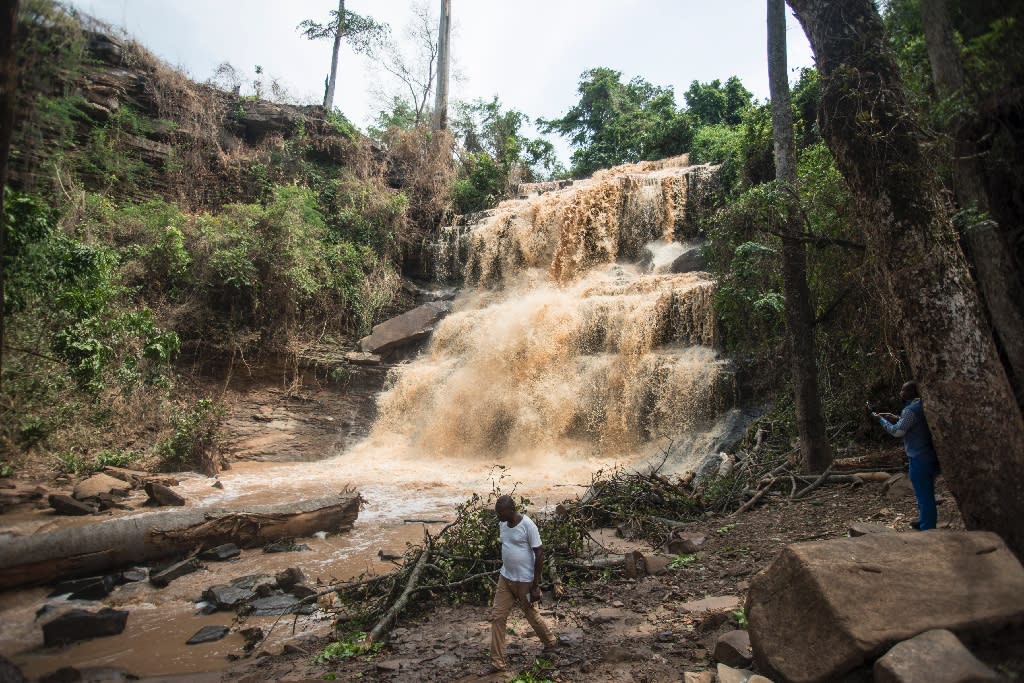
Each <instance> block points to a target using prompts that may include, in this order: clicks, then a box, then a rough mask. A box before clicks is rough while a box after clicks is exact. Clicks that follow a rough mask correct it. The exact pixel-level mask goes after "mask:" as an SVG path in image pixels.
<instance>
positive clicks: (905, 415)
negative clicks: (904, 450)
mask: <svg viewBox="0 0 1024 683" xmlns="http://www.w3.org/2000/svg"><path fill="white" fill-rule="evenodd" d="M916 421H917V417H916V416H915V415H914V411H913V410H911V409H910V408H904V409H903V412H902V413H901V414H900V419H899V420H898V421H897V422H896V424H890V423H889V422H888V421H887V420H886V419H884V418H881V419H879V423H880V424H881V425H882V428H883V429H885V431H887V432H889V433H890V434H892V435H893V436H895V437H896V438H897V439H902V438H903V437H904V436H906V434H907V432H908V431H910V428H911V427H913V426H914V422H916Z"/></svg>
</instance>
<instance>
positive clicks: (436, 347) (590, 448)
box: [0, 157, 737, 675]
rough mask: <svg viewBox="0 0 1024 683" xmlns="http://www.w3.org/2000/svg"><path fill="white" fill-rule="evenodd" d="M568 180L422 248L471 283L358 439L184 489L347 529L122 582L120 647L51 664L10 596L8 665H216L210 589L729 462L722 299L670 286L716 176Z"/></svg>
mask: <svg viewBox="0 0 1024 683" xmlns="http://www.w3.org/2000/svg"><path fill="white" fill-rule="evenodd" d="M559 185H561V184H547V185H536V186H525V187H524V188H523V192H524V194H525V195H526V196H524V197H521V198H519V199H515V200H510V201H506V202H504V203H502V204H501V205H500V206H499V207H498V208H497V209H495V210H492V211H489V212H486V213H485V214H484V215H483V216H481V217H478V219H477V220H476V221H475V222H471V223H468V224H463V225H457V226H452V227H449V228H445V229H443V231H442V234H441V239H440V240H439V241H437V242H436V243H434V244H431V245H427V248H426V249H427V252H428V259H427V260H428V261H429V262H430V263H432V264H433V267H434V271H435V277H436V279H437V280H438V281H442V282H444V281H447V282H459V283H462V289H461V293H460V294H459V296H458V297H457V298H456V300H455V302H454V305H453V312H452V313H451V314H450V315H449V316H448V317H447V318H445V319H444V320H442V321H441V322H440V323H439V324H438V325H437V326H436V328H435V332H434V334H433V337H432V339H431V341H430V344H429V347H428V348H427V349H426V350H425V351H424V352H423V353H421V354H420V355H419V356H418V357H417V358H415V359H413V360H411V361H409V362H405V363H401V364H399V365H397V366H395V367H394V368H393V369H392V371H391V373H390V376H389V378H388V382H387V384H386V386H385V389H384V391H383V392H382V393H381V394H380V396H379V397H378V400H377V418H376V420H375V423H374V425H373V427H372V429H371V431H370V435H369V436H368V437H367V438H366V439H365V440H364V441H362V442H361V443H359V444H358V445H356V446H354V447H351V448H348V449H346V450H345V451H344V452H340V453H336V454H333V455H332V456H331V457H329V458H327V459H323V460H320V461H317V462H293V463H260V462H241V463H237V464H236V465H235V466H234V467H233V468H232V469H230V470H228V471H226V472H224V473H222V475H221V477H220V479H221V481H222V483H223V485H224V488H223V489H215V488H211V487H210V485H209V481H208V480H206V479H204V478H202V477H188V478H186V479H185V480H184V481H183V482H182V487H181V490H182V493H183V494H184V495H185V496H186V497H187V499H188V500H189V501H190V503H189V504H190V505H204V506H206V505H218V506H220V505H224V506H230V505H232V504H238V505H242V504H260V503H276V502H282V501H286V500H289V499H296V498H314V497H318V496H322V495H325V494H330V493H336V492H337V491H339V490H341V489H343V488H344V487H346V486H355V487H356V488H358V489H359V491H360V492H361V493H362V495H363V496H364V498H366V500H367V505H366V506H365V507H364V509H363V510H362V511H361V513H360V516H359V520H358V521H357V523H356V528H355V530H354V531H353V532H351V533H348V534H342V535H339V536H334V537H327V538H324V539H321V538H314V539H309V540H308V541H305V542H307V544H308V545H310V546H311V548H312V551H311V552H308V553H285V554H282V555H275V556H272V555H264V554H262V553H259V552H256V551H249V552H246V553H244V554H243V557H242V559H241V560H240V561H238V562H234V563H227V564H220V565H214V564H212V563H211V564H210V565H209V567H208V570H207V571H203V572H199V573H197V574H193V575H190V576H189V577H185V578H183V579H179V580H178V581H175V582H174V583H173V584H172V585H171V586H170V587H168V588H166V589H163V590H162V591H157V590H154V589H151V588H149V587H148V586H146V585H141V584H140V585H134V586H133V585H131V584H129V585H127V586H123V587H121V588H119V589H118V590H117V591H115V593H113V594H112V595H111V597H110V598H109V599H108V603H109V604H111V605H114V606H118V605H128V606H130V607H132V615H131V617H130V618H129V627H128V629H127V630H126V632H125V634H123V635H122V636H117V637H113V638H102V639H95V640H92V641H88V642H85V643H80V644H77V645H73V646H69V647H66V648H60V649H58V650H38V649H37V648H38V647H39V646H40V645H41V635H40V629H39V625H38V622H36V617H35V614H34V613H35V610H36V609H37V608H38V607H39V606H40V605H41V604H42V603H43V602H45V601H46V599H45V592H44V591H42V590H41V589H39V590H29V591H20V592H18V593H11V594H8V595H3V596H0V614H2V619H0V643H4V645H3V647H2V649H0V654H4V655H6V656H9V657H11V658H12V659H13V660H14V661H15V662H17V663H18V664H19V665H22V666H24V667H25V669H26V673H29V674H31V675H38V674H40V673H44V672H47V671H52V670H53V669H56V668H58V667H59V666H61V665H67V664H74V665H76V666H99V665H103V666H113V665H116V666H120V667H123V668H126V669H129V670H131V671H133V672H135V673H137V674H145V675H155V674H171V673H182V672H196V671H209V670H213V669H217V668H222V667H223V666H225V665H226V664H227V660H226V659H225V657H226V656H227V655H228V654H230V653H238V652H239V647H240V644H241V638H240V636H238V635H237V634H235V633H233V634H232V635H231V636H229V637H228V638H226V639H225V640H223V641H219V642H217V643H211V644H207V645H197V646H191V647H187V648H186V647H185V646H184V645H183V644H182V643H184V640H186V639H187V638H188V637H189V636H190V635H191V634H192V633H194V632H195V631H197V630H198V629H199V628H200V627H201V626H203V625H207V624H212V623H221V624H230V621H231V620H230V616H231V615H225V614H224V613H219V614H214V615H211V616H207V617H197V616H195V607H194V605H193V604H192V602H193V601H194V600H196V599H197V598H198V596H199V595H200V594H201V592H202V590H203V589H204V588H205V587H207V586H209V585H212V584H215V583H224V582H226V581H227V580H228V579H230V578H233V577H237V576H242V575H245V574H247V573H248V574H251V573H268V572H269V573H272V572H273V571H274V570H278V569H281V568H284V567H287V566H292V565H295V566H300V567H302V568H303V570H304V571H305V573H306V575H307V577H308V578H309V579H310V581H312V580H314V579H321V580H324V581H329V580H331V579H333V578H338V579H344V578H350V577H352V576H355V575H358V574H360V573H362V572H370V573H373V572H384V571H387V570H388V569H389V568H390V565H387V564H386V563H382V562H381V561H380V560H379V559H378V557H377V552H378V551H379V550H385V551H389V552H396V551H398V552H400V551H401V550H403V548H404V544H405V543H406V542H407V541H416V540H418V539H419V538H420V537H421V534H422V531H421V528H420V526H419V525H417V524H406V523H405V520H408V519H413V518H416V519H423V518H430V519H451V518H452V516H453V511H454V508H455V506H456V505H458V504H459V503H461V502H463V501H464V500H465V499H466V498H467V497H468V496H469V495H471V494H472V493H474V492H478V493H486V492H488V491H490V490H491V488H492V486H499V487H501V488H502V489H503V490H505V491H508V490H510V489H512V488H513V487H515V488H516V490H517V491H518V492H520V493H522V494H523V495H526V496H528V497H529V498H531V500H532V501H533V503H534V505H535V506H537V507H544V506H550V505H554V504H555V503H557V502H559V501H561V500H563V499H565V498H570V497H572V496H574V495H576V494H577V493H579V492H580V491H581V490H583V488H584V487H585V486H586V485H587V484H588V483H589V481H590V479H591V476H592V475H593V473H594V472H595V471H597V470H601V469H608V468H612V467H616V466H628V467H638V466H641V465H642V464H644V463H647V462H649V461H651V460H652V459H655V458H656V459H657V460H658V461H660V460H662V459H664V458H666V455H667V462H666V468H668V470H670V471H678V470H683V469H685V468H687V467H692V466H693V465H694V464H695V462H696V461H697V460H699V459H700V458H701V457H703V456H704V455H706V454H707V453H708V452H709V451H710V452H716V450H715V449H716V448H717V445H716V444H718V443H720V440H721V439H722V438H723V435H724V434H725V433H727V432H729V431H730V430H733V429H734V428H735V425H736V413H737V411H735V410H734V409H732V408H733V406H732V403H733V396H734V394H735V390H734V380H733V376H732V374H731V372H730V368H729V364H728V363H727V362H726V361H725V360H723V359H722V358H720V357H719V355H718V352H717V351H716V327H715V319H714V313H713V310H712V299H713V294H714V284H713V283H712V282H711V281H710V280H709V279H708V277H707V275H706V273H703V272H700V271H699V270H697V271H692V272H682V273H673V272H672V270H673V267H672V266H673V263H676V264H677V265H676V270H679V267H678V263H679V261H678V260H677V259H678V258H680V257H681V256H683V255H685V254H687V253H690V254H692V253H695V251H694V250H695V248H696V246H697V245H696V244H695V243H693V242H691V240H694V239H695V238H696V237H697V234H696V229H695V220H694V218H695V216H697V215H700V214H701V212H706V211H708V210H709V207H712V206H713V204H714V197H715V187H716V183H715V169H713V168H711V167H707V166H688V165H687V160H686V158H685V157H680V158H675V159H669V160H665V161H662V162H654V163H643V164H637V165H633V166H623V167H618V168H615V169H611V170H608V171H603V172H600V173H598V174H597V175H596V176H594V177H593V178H591V179H588V180H584V181H578V182H576V183H574V184H571V185H569V186H565V187H561V186H559ZM50 602H53V600H51V601H50ZM81 606H83V607H95V604H94V603H87V604H83V605H81ZM273 621H274V619H273V618H264V619H262V620H250V624H251V625H264V626H265V625H266V624H269V623H271V622H273ZM279 628H280V627H279ZM328 629H329V620H328V619H326V618H325V615H323V614H321V615H313V616H309V617H302V618H300V619H299V631H300V632H301V631H304V630H305V631H311V632H326V631H327V630H328ZM290 630H291V629H290V625H289V627H288V628H284V629H281V631H286V632H287V633H285V634H283V635H282V636H281V637H280V638H279V640H278V641H276V642H281V641H284V640H287V639H288V637H291V633H290ZM285 636H287V637H285ZM274 643H275V641H274V640H273V639H272V640H271V641H270V645H273V644H274Z"/></svg>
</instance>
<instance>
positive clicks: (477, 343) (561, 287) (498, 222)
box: [374, 156, 734, 458]
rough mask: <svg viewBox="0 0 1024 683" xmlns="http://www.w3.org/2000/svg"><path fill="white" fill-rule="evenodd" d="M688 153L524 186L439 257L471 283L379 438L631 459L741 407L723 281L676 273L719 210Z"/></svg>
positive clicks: (462, 450) (412, 372)
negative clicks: (717, 286) (707, 217)
mask: <svg viewBox="0 0 1024 683" xmlns="http://www.w3.org/2000/svg"><path fill="white" fill-rule="evenodd" d="M715 170H716V169H715V168H713V167H710V166H690V165H688V163H687V159H686V157H685V156H683V157H677V158H673V159H667V160H664V161H661V162H646V163H642V164H634V165H628V166H620V167H616V168H613V169H610V170H607V171H602V172H599V173H598V174H596V175H595V176H594V177H593V178H590V179H588V180H584V181H577V182H575V183H572V184H567V183H564V182H563V183H558V184H547V185H546V186H545V185H541V186H523V187H522V188H521V189H520V195H522V196H521V197H520V198H519V199H514V200H509V201H505V202H503V203H502V204H500V205H499V206H498V207H497V208H496V209H494V210H491V211H488V212H485V213H484V214H481V215H478V216H477V217H475V219H474V220H468V221H463V222H462V224H459V225H455V226H451V227H448V228H445V229H443V230H442V231H441V234H440V237H439V239H438V240H437V241H436V242H434V243H433V244H430V245H428V246H427V253H428V257H427V258H428V259H429V260H430V262H431V263H432V264H433V266H434V268H435V270H434V273H435V277H436V278H437V279H438V280H440V281H449V282H450V281H461V282H462V283H463V289H462V292H461V294H460V295H459V297H458V298H457V299H456V301H455V305H454V310H453V313H452V314H451V315H449V316H448V317H447V318H446V319H444V320H443V321H442V322H441V323H440V324H439V325H438V326H437V327H436V329H435V332H434V336H433V339H432V340H431V343H430V346H429V348H428V350H427V351H426V352H425V353H424V354H422V355H421V356H420V357H418V358H417V359H415V360H413V361H411V362H407V363H404V364H401V365H399V366H397V367H396V368H394V369H393V370H392V373H391V376H390V377H389V381H388V385H387V387H386V390H385V391H384V393H383V394H382V395H381V396H380V399H379V402H378V419H377V422H376V424H375V426H374V434H377V435H381V434H392V435H400V436H401V437H403V438H404V439H406V440H407V442H408V444H409V445H410V446H411V447H412V448H413V449H414V450H415V452H417V453H420V454H422V455H423V456H426V457H430V456H432V455H434V456H449V455H451V456H461V457H471V458H472V457H477V458H479V457H497V458H500V457H502V456H503V455H506V454H524V453H538V452H548V453H560V454H572V453H577V454H584V455H591V454H593V455H601V456H609V455H611V456H629V455H631V454H638V453H642V452H644V450H645V449H648V448H649V447H651V446H652V444H657V443H664V438H678V437H680V436H682V435H687V434H691V433H692V432H694V431H695V430H700V429H707V428H709V427H710V426H711V425H712V424H713V423H714V422H715V421H716V419H717V418H718V417H719V416H720V415H721V414H722V412H723V411H724V410H725V409H727V408H729V407H730V405H731V397H732V395H733V393H734V391H733V378H732V374H731V372H730V369H729V365H728V363H727V362H726V361H725V360H723V359H721V358H719V356H718V353H717V351H716V342H717V330H716V325H715V318H714V312H713V307H712V300H713V296H714V283H713V282H712V281H711V280H710V279H709V278H708V276H707V274H706V273H703V272H687V273H672V272H671V271H670V265H671V262H672V259H673V258H674V257H675V256H677V255H678V254H679V253H680V252H681V251H682V250H683V245H682V243H683V242H684V241H685V240H688V239H693V238H695V237H696V236H697V234H696V227H695V222H696V221H695V217H696V216H698V215H701V214H702V212H706V211H707V210H708V207H709V206H711V204H713V202H714V197H713V194H714V190H715Z"/></svg>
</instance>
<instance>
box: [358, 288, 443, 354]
mask: <svg viewBox="0 0 1024 683" xmlns="http://www.w3.org/2000/svg"><path fill="white" fill-rule="evenodd" d="M451 308H452V305H451V303H450V302H448V301H431V302H429V303H425V304H423V305H422V306H417V307H416V308H414V309H412V310H411V311H408V312H406V313H403V314H402V315H399V316H396V317H394V318H391V319H390V320H385V321H384V322H382V323H381V324H379V325H374V326H373V331H372V332H371V333H370V335H369V336H367V337H363V338H362V339H360V340H359V348H360V349H361V350H363V351H365V352H369V353H373V354H378V355H384V354H387V353H389V352H391V351H393V350H395V349H397V348H399V347H402V346H405V345H407V344H411V343H413V342H417V341H420V340H421V339H426V338H427V337H428V336H430V333H431V332H433V331H434V325H435V324H436V323H437V321H439V320H440V319H441V318H443V317H445V316H446V315H448V313H449V312H450V311H451Z"/></svg>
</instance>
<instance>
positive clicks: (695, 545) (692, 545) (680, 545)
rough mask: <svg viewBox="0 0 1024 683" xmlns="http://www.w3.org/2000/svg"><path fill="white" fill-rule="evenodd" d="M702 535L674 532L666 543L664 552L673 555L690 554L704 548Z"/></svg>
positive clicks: (689, 532)
mask: <svg viewBox="0 0 1024 683" xmlns="http://www.w3.org/2000/svg"><path fill="white" fill-rule="evenodd" d="M704 541H705V537H704V534H699V533H696V532H694V531H676V532H675V533H673V534H672V539H671V540H670V541H669V542H668V545H667V546H666V548H665V549H666V550H667V551H668V552H670V553H672V554H673V555H683V554H691V553H695V552H697V551H699V550H700V549H701V548H703V547H704Z"/></svg>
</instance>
